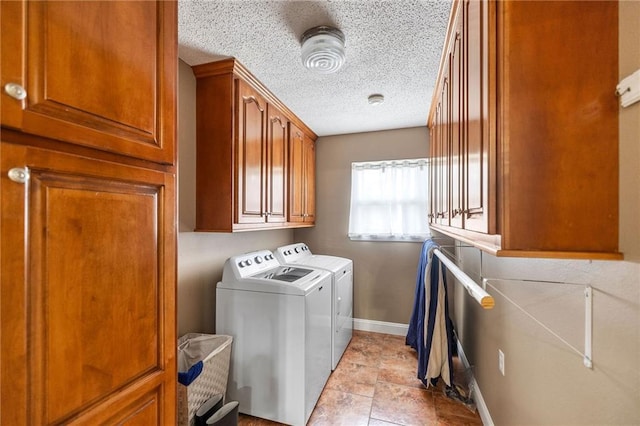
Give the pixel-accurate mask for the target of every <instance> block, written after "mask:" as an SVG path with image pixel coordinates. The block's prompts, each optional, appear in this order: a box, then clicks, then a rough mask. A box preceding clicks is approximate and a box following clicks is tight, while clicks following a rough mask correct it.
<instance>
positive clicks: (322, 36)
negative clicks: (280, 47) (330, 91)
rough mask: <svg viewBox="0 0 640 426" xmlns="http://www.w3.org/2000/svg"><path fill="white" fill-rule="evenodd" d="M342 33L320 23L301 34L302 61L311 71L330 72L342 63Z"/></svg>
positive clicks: (343, 58)
mask: <svg viewBox="0 0 640 426" xmlns="http://www.w3.org/2000/svg"><path fill="white" fill-rule="evenodd" d="M344 60H345V52H344V34H342V31H340V30H338V29H336V28H333V27H328V26H326V25H321V26H319V27H314V28H311V29H308V30H307V31H305V32H304V34H303V35H302V63H303V64H304V66H305V67H306V68H307V69H308V70H311V71H314V72H317V73H320V74H331V73H334V72H336V71H338V70H339V69H340V67H342V64H344Z"/></svg>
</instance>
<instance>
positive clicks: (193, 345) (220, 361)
mask: <svg viewBox="0 0 640 426" xmlns="http://www.w3.org/2000/svg"><path fill="white" fill-rule="evenodd" d="M232 341H233V338H232V337H231V336H225V335H216V334H198V333H189V334H185V335H184V336H182V337H180V339H178V372H186V371H188V370H189V369H190V368H191V366H192V365H194V364H196V363H197V362H199V361H202V363H203V365H202V372H201V373H200V375H199V376H198V377H197V378H196V379H195V380H194V381H192V382H191V383H189V385H187V386H184V385H182V384H181V383H178V424H179V425H181V426H187V425H190V426H193V425H194V423H195V421H194V420H195V413H196V411H197V410H198V408H200V406H201V405H202V404H203V403H204V402H205V401H207V400H208V399H209V398H211V397H212V396H214V395H217V394H222V395H223V396H224V395H225V394H226V391H227V379H228V377H229V360H230V358H231V343H232Z"/></svg>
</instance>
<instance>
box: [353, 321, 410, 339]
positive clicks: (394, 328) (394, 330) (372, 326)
mask: <svg viewBox="0 0 640 426" xmlns="http://www.w3.org/2000/svg"><path fill="white" fill-rule="evenodd" d="M353 329H354V330H361V331H372V332H374V333H384V334H393V335H396V336H406V335H407V330H408V329H409V324H399V323H395V322H385V321H375V320H368V319H360V318H354V319H353Z"/></svg>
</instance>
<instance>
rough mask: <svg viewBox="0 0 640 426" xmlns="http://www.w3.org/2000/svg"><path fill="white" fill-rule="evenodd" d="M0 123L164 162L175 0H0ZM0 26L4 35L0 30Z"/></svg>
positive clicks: (169, 136)
mask: <svg viewBox="0 0 640 426" xmlns="http://www.w3.org/2000/svg"><path fill="white" fill-rule="evenodd" d="M1 7H2V29H3V37H2V85H3V86H4V85H5V84H7V83H16V84H20V85H21V86H22V87H24V89H26V93H27V97H26V99H24V100H16V99H13V98H11V97H9V96H8V95H7V94H6V93H5V92H4V91H3V92H2V115H1V119H2V124H3V126H7V127H13V128H16V129H19V130H22V131H24V132H27V133H32V134H36V135H39V136H45V137H49V138H53V139H59V140H62V141H66V142H70V143H74V144H79V145H85V146H90V147H95V148H98V149H101V150H106V151H111V152H117V153H122V154H125V155H130V156H133V157H138V158H143V159H148V160H152V161H157V162H161V163H173V161H174V153H175V152H174V146H173V143H169V142H167V141H172V140H173V134H174V132H175V113H176V109H175V95H174V93H175V82H176V64H175V62H174V61H173V58H175V57H176V56H177V54H176V40H177V29H176V27H177V17H176V8H177V7H176V3H175V2H157V3H156V2H112V1H95V2H94V1H91V2H86V1H69V2H45V1H38V2H18V1H16V2H2V6H1ZM5 33H6V37H5Z"/></svg>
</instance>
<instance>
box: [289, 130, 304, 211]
mask: <svg viewBox="0 0 640 426" xmlns="http://www.w3.org/2000/svg"><path fill="white" fill-rule="evenodd" d="M289 137H290V139H289V222H296V223H297V222H304V189H305V176H304V175H305V166H306V165H305V161H304V149H305V145H304V134H303V133H302V130H300V129H298V128H297V127H296V126H295V125H294V124H293V123H290V124H289Z"/></svg>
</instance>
